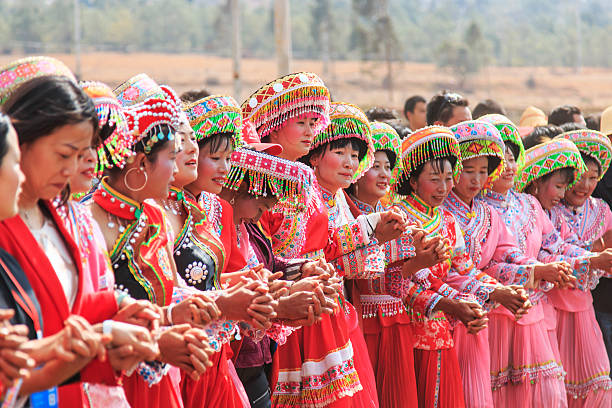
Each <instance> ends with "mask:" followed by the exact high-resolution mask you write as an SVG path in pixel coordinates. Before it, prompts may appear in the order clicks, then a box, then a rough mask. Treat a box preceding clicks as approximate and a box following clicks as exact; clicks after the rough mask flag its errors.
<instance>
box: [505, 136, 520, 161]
mask: <svg viewBox="0 0 612 408" xmlns="http://www.w3.org/2000/svg"><path fill="white" fill-rule="evenodd" d="M504 145H505V146H506V149H510V152H511V153H512V156H513V157H514V160H517V159H518V157H519V155H520V154H521V148H520V147H519V146H518V145H517V144H515V143H512V142H511V141H509V140H504Z"/></svg>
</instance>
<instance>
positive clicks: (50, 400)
mask: <svg viewBox="0 0 612 408" xmlns="http://www.w3.org/2000/svg"><path fill="white" fill-rule="evenodd" d="M30 404H31V405H32V408H56V407H59V398H58V396H57V387H53V388H50V389H48V390H44V391H40V392H36V393H34V394H32V395H30Z"/></svg>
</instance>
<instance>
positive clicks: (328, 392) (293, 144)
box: [242, 72, 363, 407]
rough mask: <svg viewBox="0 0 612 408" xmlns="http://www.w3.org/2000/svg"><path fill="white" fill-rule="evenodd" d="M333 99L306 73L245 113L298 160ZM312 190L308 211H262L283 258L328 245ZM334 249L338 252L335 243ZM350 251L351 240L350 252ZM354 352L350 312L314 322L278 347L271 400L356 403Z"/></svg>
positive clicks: (274, 87) (264, 91)
mask: <svg viewBox="0 0 612 408" xmlns="http://www.w3.org/2000/svg"><path fill="white" fill-rule="evenodd" d="M329 104H330V99H329V90H328V89H327V88H326V87H325V85H324V84H323V81H322V80H321V79H320V78H319V77H318V76H317V75H316V74H312V73H308V72H302V73H297V74H291V75H287V76H285V77H282V78H279V79H277V80H275V81H273V82H271V83H269V84H267V85H264V86H263V87H262V88H260V89H259V90H257V91H256V92H255V93H253V95H251V97H249V98H248V99H247V100H246V101H245V102H244V103H243V104H242V114H243V117H244V118H245V119H247V120H249V121H250V122H252V123H253V125H254V126H255V128H256V130H257V133H258V134H259V135H260V136H261V139H262V141H264V142H272V143H277V144H280V145H281V146H282V147H283V151H282V152H281V153H280V154H279V157H280V158H283V159H286V160H289V161H297V160H298V159H299V158H300V157H302V156H304V155H306V154H307V153H308V152H309V150H310V145H311V143H312V141H313V138H314V136H315V135H316V134H318V133H319V132H320V131H321V130H322V129H324V128H325V127H326V126H327V125H328V124H329ZM313 178H314V176H313ZM306 194H307V200H306V207H307V209H306V211H304V212H301V213H300V214H298V215H295V216H291V217H289V216H286V215H285V214H284V212H283V211H282V209H281V208H278V207H275V209H273V211H267V212H266V213H265V214H264V215H263V216H262V219H261V222H262V225H263V226H264V228H265V229H266V231H267V232H268V233H269V235H270V236H271V238H272V244H273V248H274V253H275V254H277V255H280V256H283V257H285V258H289V259H295V258H310V259H321V258H323V257H324V256H325V250H326V249H328V247H329V242H330V240H329V238H330V236H329V230H328V228H327V223H328V219H327V213H326V211H325V207H324V204H323V202H322V198H321V197H320V193H319V192H318V191H316V189H314V187H313V188H311V189H310V191H308V192H307V193H306ZM315 225H316V227H317V228H316V229H315V230H314V231H313V228H314V226H315ZM309 226H312V227H309ZM307 237H308V239H307ZM333 246H334V247H335V248H336V249H338V246H337V241H333ZM343 249H345V248H343ZM351 249H352V248H348V245H347V248H346V250H347V251H348V252H350V250H351ZM336 252H338V251H336ZM333 258H335V256H334V257H333ZM329 259H332V257H330V258H329ZM296 279H299V276H297V277H296ZM353 355H354V354H353V349H352V344H351V342H350V340H349V338H348V328H347V323H346V318H345V316H344V313H337V314H334V315H332V316H329V317H328V316H325V315H323V316H322V319H321V321H320V322H318V323H316V324H315V325H313V326H310V327H302V328H300V329H298V330H297V331H296V332H295V333H294V334H292V335H291V336H290V337H289V338H288V339H287V342H286V343H285V344H284V345H282V346H280V347H279V349H278V356H279V368H280V370H279V375H278V381H277V383H276V386H275V388H274V391H273V395H272V405H273V406H277V407H289V406H295V405H303V406H317V407H320V406H337V407H344V406H351V404H352V397H353V396H354V395H355V394H356V393H357V392H359V391H360V390H362V388H363V387H362V385H361V383H360V380H359V377H358V375H357V373H356V371H355V369H354V361H353ZM309 361H316V362H317V363H316V371H312V370H309V369H308V367H309V366H310V365H312V364H309ZM303 368H304V369H303Z"/></svg>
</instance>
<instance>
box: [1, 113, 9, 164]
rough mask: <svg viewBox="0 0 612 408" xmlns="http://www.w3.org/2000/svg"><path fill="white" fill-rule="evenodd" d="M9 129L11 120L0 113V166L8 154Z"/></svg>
mask: <svg viewBox="0 0 612 408" xmlns="http://www.w3.org/2000/svg"><path fill="white" fill-rule="evenodd" d="M10 129H11V120H10V119H9V117H8V116H6V115H5V114H3V113H0V165H2V161H3V160H4V156H6V154H7V153H8V149H9V144H8V134H9V131H10Z"/></svg>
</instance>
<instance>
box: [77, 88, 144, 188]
mask: <svg viewBox="0 0 612 408" xmlns="http://www.w3.org/2000/svg"><path fill="white" fill-rule="evenodd" d="M80 86H81V88H82V89H83V91H84V92H85V93H86V94H87V95H89V97H90V98H91V99H92V100H93V102H94V105H95V106H96V113H97V114H98V125H99V128H100V129H103V128H104V127H105V126H109V127H114V128H115V129H114V130H113V133H112V134H110V135H104V136H105V139H104V140H103V141H102V143H101V145H100V146H99V147H98V151H97V156H98V163H97V164H96V170H95V172H96V177H98V176H100V175H101V174H102V173H103V172H104V169H107V168H111V167H114V166H117V167H119V168H121V169H122V168H123V167H124V166H125V162H126V160H127V159H128V158H129V157H130V156H132V155H133V152H132V150H131V149H130V146H131V144H132V142H131V135H130V132H129V129H128V125H127V119H126V118H125V115H124V113H123V107H122V106H121V104H120V103H119V101H118V100H117V98H116V97H115V95H114V94H113V91H112V89H111V88H109V87H108V85H106V84H103V83H102V82H81V83H80Z"/></svg>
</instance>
